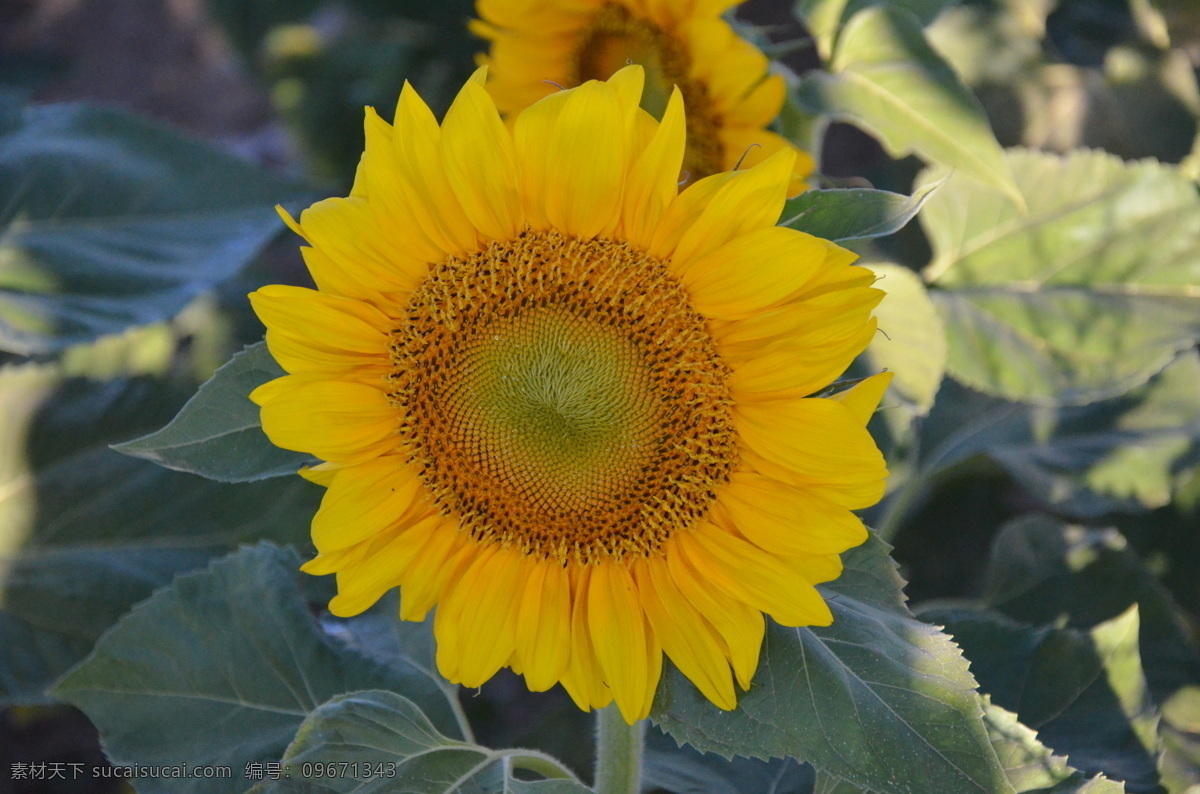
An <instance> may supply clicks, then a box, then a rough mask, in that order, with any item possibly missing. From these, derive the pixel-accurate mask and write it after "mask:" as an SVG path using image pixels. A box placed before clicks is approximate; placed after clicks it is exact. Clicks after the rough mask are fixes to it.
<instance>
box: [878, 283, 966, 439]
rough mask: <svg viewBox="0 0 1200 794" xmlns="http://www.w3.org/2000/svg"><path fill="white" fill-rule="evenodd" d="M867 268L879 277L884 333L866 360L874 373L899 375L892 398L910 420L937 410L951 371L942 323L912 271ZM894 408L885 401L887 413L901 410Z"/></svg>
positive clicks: (880, 319) (879, 313)
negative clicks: (944, 381)
mask: <svg viewBox="0 0 1200 794" xmlns="http://www.w3.org/2000/svg"><path fill="white" fill-rule="evenodd" d="M863 265H864V266H865V267H867V268H868V269H869V270H871V271H873V272H874V273H875V275H876V276H877V277H878V281H877V282H876V284H877V286H878V287H879V288H880V289H882V290H883V291H884V293H885V294H884V297H883V302H882V303H880V304H879V306H877V307H876V309H875V317H876V318H878V320H879V330H880V331H881V332H882V333H880V334H878V335H877V336H876V337H875V338H874V339H872V340H871V344H870V345H869V346H868V347H867V349H866V351H865V352H864V354H863V356H864V358H865V360H866V362H867V363H868V366H869V367H870V369H871V370H872V371H879V370H889V371H891V372H894V373H895V376H894V377H893V378H892V384H891V386H890V394H891V396H892V398H898V399H899V400H900V401H902V402H903V406H902V407H903V409H904V411H905V413H906V414H908V415H909V416H924V415H925V414H927V413H929V409H930V408H932V407H933V401H934V398H935V397H936V396H937V393H938V388H939V387H940V386H941V383H942V376H943V375H944V374H945V370H946V330H945V328H944V327H943V326H942V320H941V317H940V316H938V313H937V309H936V308H935V307H934V305H933V302H932V301H931V300H930V299H929V294H928V292H927V291H926V290H925V285H924V284H922V283H921V279H920V277H918V276H917V274H916V273H914V272H913V271H912V270H909V269H908V268H906V267H902V266H900V265H894V264H889V263H875V262H870V261H867V262H863ZM891 402H892V400H891V399H889V400H885V402H884V408H885V409H888V410H890V409H892V408H893V407H897V406H893V405H892V404H891ZM889 419H890V417H889Z"/></svg>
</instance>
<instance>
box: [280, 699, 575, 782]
mask: <svg viewBox="0 0 1200 794" xmlns="http://www.w3.org/2000/svg"><path fill="white" fill-rule="evenodd" d="M529 755H530V754H529V753H528V752H523V751H521V750H492V749H488V748H486V747H481V746H479V745H477V744H470V743H467V742H461V741H456V740H454V739H450V738H447V737H446V736H445V735H444V734H443V733H442V732H440V731H439V730H438V729H437V728H436V727H435V726H434V725H433V724H432V723H431V722H430V721H429V718H428V717H427V716H426V715H425V714H424V713H423V712H422V711H421V709H420V708H419V707H418V706H417V705H416V704H415V703H413V702H412V701H411V700H409V699H407V698H405V697H402V696H401V695H398V694H396V693H395V692H380V691H375V692H356V693H353V694H348V695H342V696H339V697H336V698H333V699H332V700H330V701H329V702H327V703H325V704H323V705H322V706H321V707H320V708H318V709H316V710H315V711H314V712H313V713H312V714H310V715H309V716H308V718H307V719H305V721H304V724H303V725H301V726H300V730H299V731H298V732H297V734H296V738H295V740H294V741H293V742H292V743H291V745H290V746H289V747H288V749H287V753H286V754H285V755H284V759H283V760H284V764H285V769H286V774H287V775H288V776H289V777H290V778H292V779H293V780H304V781H305V782H306V784H308V785H310V786H312V787H314V788H315V789H316V790H318V791H323V792H324V791H335V792H355V793H356V794H358V793H359V792H361V793H362V794H368V792H393V791H405V792H412V794H493V792H495V793H496V794H501V793H503V794H507V793H508V792H513V794H586V792H588V791H589V789H588V788H587V787H586V786H584V785H582V784H580V783H579V782H577V781H575V780H574V779H572V777H571V773H570V772H568V771H567V770H565V769H559V770H553V768H552V767H551V769H550V770H548V771H552V772H554V773H555V774H557V775H559V776H560V778H559V779H554V780H543V781H537V782H529V781H526V780H521V779H518V778H515V777H513V775H512V771H513V769H514V768H523V769H529V768H530V766H529V764H528V763H527V761H526V760H525V759H528V758H529ZM539 760H541V761H543V762H544V763H547V764H553V762H552V760H550V759H545V758H542V759H539ZM330 765H332V769H334V770H350V772H348V773H346V772H334V773H333V774H322V772H323V771H324V770H328V769H330V768H331V767H330ZM542 769H543V771H547V770H546V769H545V767H542ZM260 790H262V791H264V792H279V794H284V793H285V792H288V791H293V790H294V789H293V788H292V784H275V785H272V784H266V785H264V786H262V787H260Z"/></svg>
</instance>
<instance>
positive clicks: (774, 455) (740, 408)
mask: <svg viewBox="0 0 1200 794" xmlns="http://www.w3.org/2000/svg"><path fill="white" fill-rule="evenodd" d="M734 421H735V422H736V423H737V427H738V433H739V435H740V436H741V438H742V439H743V441H744V442H745V444H746V446H747V447H749V450H750V451H752V452H754V453H757V455H758V456H760V457H761V458H762V459H763V461H765V462H766V464H767V466H766V470H762V468H763V467H759V466H758V465H756V464H754V465H755V468H758V469H759V470H760V471H761V472H762V473H763V474H766V475H768V476H770V477H774V478H776V479H780V480H783V481H784V482H790V483H792V484H797V485H802V486H808V487H813V486H818V485H820V486H823V489H822V496H823V497H824V498H826V499H828V500H829V501H831V502H834V503H835V504H840V505H842V506H843V507H848V508H850V509H858V508H861V507H867V506H869V505H872V504H874V503H875V502H877V501H879V498H880V497H881V496H883V488H884V481H885V479H886V477H887V467H886V465H885V464H884V462H883V456H882V455H881V454H880V453H879V449H878V448H877V447H876V446H875V442H874V441H872V440H871V436H870V435H869V434H868V433H867V431H866V430H865V429H864V428H863V426H862V424H861V423H860V422H859V421H858V417H857V416H855V414H854V412H853V411H852V410H851V409H850V408H849V407H847V406H845V405H843V404H841V403H839V402H837V401H835V400H823V399H802V400H776V401H767V402H754V403H744V404H739V405H737V406H736V407H735V409H734Z"/></svg>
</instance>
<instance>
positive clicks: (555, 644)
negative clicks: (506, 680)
mask: <svg viewBox="0 0 1200 794" xmlns="http://www.w3.org/2000/svg"><path fill="white" fill-rule="evenodd" d="M516 631H517V633H516V650H517V655H518V656H519V657H520V658H521V661H522V668H523V674H524V676H525V682H526V684H528V686H529V688H530V690H532V691H534V692H544V691H545V690H547V689H549V688H550V687H552V686H554V684H555V683H556V682H557V681H558V679H559V678H560V677H561V676H562V674H563V671H564V670H566V667H567V662H568V661H569V660H570V658H571V582H570V580H569V578H568V576H567V572H566V570H565V569H564V568H563V567H562V565H559V564H557V563H556V562H553V561H549V560H539V561H538V562H536V563H534V564H533V565H532V567H531V569H530V574H529V577H528V579H527V580H526V582H525V591H524V595H523V596H522V598H521V610H520V614H519V615H518V617H517V629H516Z"/></svg>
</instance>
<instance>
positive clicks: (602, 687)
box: [562, 567, 613, 711]
mask: <svg viewBox="0 0 1200 794" xmlns="http://www.w3.org/2000/svg"><path fill="white" fill-rule="evenodd" d="M591 574H592V568H591V567H585V568H583V569H582V570H580V571H578V572H577V573H576V578H575V580H574V581H572V583H571V586H572V591H573V592H574V594H575V599H574V604H573V606H572V610H571V660H570V662H568V664H567V669H566V671H565V672H564V673H563V676H562V685H563V689H565V690H567V694H568V695H570V696H571V699H572V700H574V701H575V705H577V706H579V708H581V709H583V710H584V711H591V710H592V709H602V708H604V707H605V706H607V705H608V704H609V703H611V702H612V700H613V693H612V690H611V689H609V688H608V686H607V685H606V684H605V683H604V677H603V674H602V673H601V671H600V663H599V661H598V660H597V659H596V653H595V651H594V650H593V648H592V639H591V637H592V633H591V629H590V628H589V625H588V606H587V603H588V591H589V584H590V581H591Z"/></svg>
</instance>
